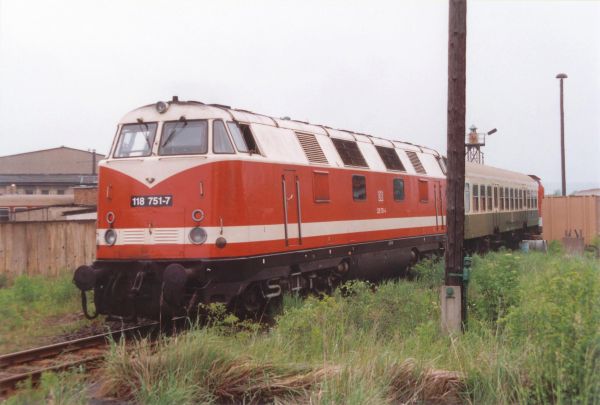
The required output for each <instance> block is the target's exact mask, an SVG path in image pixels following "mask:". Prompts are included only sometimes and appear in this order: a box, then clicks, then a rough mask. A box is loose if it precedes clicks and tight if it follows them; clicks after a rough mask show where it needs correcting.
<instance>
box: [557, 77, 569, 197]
mask: <svg viewBox="0 0 600 405" xmlns="http://www.w3.org/2000/svg"><path fill="white" fill-rule="evenodd" d="M567 77H569V76H567V75H566V74H565V73H559V74H557V75H556V78H557V79H559V80H560V171H561V176H562V195H563V197H564V196H566V195H567V176H566V174H565V108H564V104H563V79H566V78H567Z"/></svg>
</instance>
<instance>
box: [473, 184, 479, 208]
mask: <svg viewBox="0 0 600 405" xmlns="http://www.w3.org/2000/svg"><path fill="white" fill-rule="evenodd" d="M477 211H479V186H478V185H477V184H473V212H477Z"/></svg>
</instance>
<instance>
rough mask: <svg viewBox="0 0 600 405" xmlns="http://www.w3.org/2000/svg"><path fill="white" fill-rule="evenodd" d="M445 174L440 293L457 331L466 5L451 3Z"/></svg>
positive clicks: (446, 321)
mask: <svg viewBox="0 0 600 405" xmlns="http://www.w3.org/2000/svg"><path fill="white" fill-rule="evenodd" d="M448 34H449V37H448V135H447V144H448V150H447V155H448V173H447V177H446V178H447V191H446V215H447V217H446V219H447V222H446V229H447V231H446V237H447V242H446V253H445V259H446V267H445V285H444V287H443V288H442V289H441V292H440V298H441V300H442V328H443V329H444V330H446V331H448V332H457V331H460V328H461V326H462V319H463V316H462V315H463V312H464V311H465V306H464V303H463V302H462V301H463V299H462V296H463V294H461V287H460V286H461V285H462V282H463V281H462V271H463V239H464V223H465V210H464V188H465V155H464V147H465V133H466V129H465V109H466V107H465V104H466V103H465V93H466V45H467V2H466V0H450V9H449V21H448Z"/></svg>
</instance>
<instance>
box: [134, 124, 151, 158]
mask: <svg viewBox="0 0 600 405" xmlns="http://www.w3.org/2000/svg"><path fill="white" fill-rule="evenodd" d="M137 122H138V124H140V125H143V126H144V128H146V133H145V134H144V139H145V140H146V145H148V149H149V150H152V144H151V143H150V139H148V136H149V135H150V128H149V127H148V124H146V123H145V122H144V120H142V119H141V118H138V120H137Z"/></svg>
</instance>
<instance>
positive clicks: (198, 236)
mask: <svg viewBox="0 0 600 405" xmlns="http://www.w3.org/2000/svg"><path fill="white" fill-rule="evenodd" d="M189 237H190V242H192V243H193V244H195V245H201V244H203V243H204V242H206V237H207V235H206V231H205V230H204V229H202V228H199V227H196V228H192V230H191V231H190V235H189Z"/></svg>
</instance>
